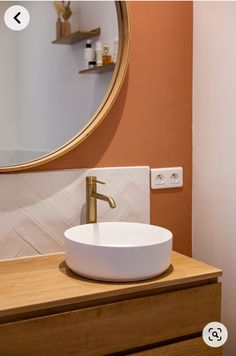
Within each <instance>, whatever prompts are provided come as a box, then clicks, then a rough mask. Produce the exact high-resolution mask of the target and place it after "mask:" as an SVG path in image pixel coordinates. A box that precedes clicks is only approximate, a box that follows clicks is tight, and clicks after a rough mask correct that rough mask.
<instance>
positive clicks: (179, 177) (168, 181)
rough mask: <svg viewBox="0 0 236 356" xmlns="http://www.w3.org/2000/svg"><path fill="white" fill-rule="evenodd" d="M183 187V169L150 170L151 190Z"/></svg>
mask: <svg viewBox="0 0 236 356" xmlns="http://www.w3.org/2000/svg"><path fill="white" fill-rule="evenodd" d="M182 186H183V168H182V167H169V168H152V169H151V188H152V189H166V188H177V187H182Z"/></svg>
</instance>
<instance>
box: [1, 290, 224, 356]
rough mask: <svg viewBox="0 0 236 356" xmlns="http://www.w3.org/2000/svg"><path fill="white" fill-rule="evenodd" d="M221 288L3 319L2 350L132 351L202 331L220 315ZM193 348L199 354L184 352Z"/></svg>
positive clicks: (53, 354)
mask: <svg viewBox="0 0 236 356" xmlns="http://www.w3.org/2000/svg"><path fill="white" fill-rule="evenodd" d="M220 289H221V288H220V284H219V283H212V284H208V285H204V286H199V287H194V288H188V289H184V290H178V291H173V292H167V293H161V294H157V295H154V296H148V297H142V298H136V299H131V300H126V301H122V302H117V303H111V304H106V305H102V306H96V307H92V308H84V309H80V310H75V311H71V312H66V313H61V314H56V315H50V316H45V317H41V318H34V319H29V320H24V321H18V322H14V323H8V324H3V325H0V354H1V355H4V356H11V355H17V356H28V355H30V356H31V355H34V356H41V355H50V356H58V355H63V356H67V355H68V356H69V355H76V356H80V355H81V356H85V355H86V356H92V355H94V356H95V355H108V354H111V353H116V352H120V351H126V350H127V353H126V355H127V354H129V350H131V349H132V348H139V347H143V346H145V345H149V344H153V343H158V342H161V341H166V340H167V341H168V340H172V339H174V338H179V337H183V336H187V335H192V334H196V333H200V332H201V331H202V329H203V328H204V326H205V325H206V324H207V323H209V322H210V321H212V320H220ZM190 350H191V349H190ZM162 354H163V353H162ZM189 354H193V355H196V354H194V353H191V352H190V351H189V352H187V353H182V355H189ZM165 355H166V354H165ZM167 355H168V354H167ZM172 355H173V353H172ZM175 355H176V354H175Z"/></svg>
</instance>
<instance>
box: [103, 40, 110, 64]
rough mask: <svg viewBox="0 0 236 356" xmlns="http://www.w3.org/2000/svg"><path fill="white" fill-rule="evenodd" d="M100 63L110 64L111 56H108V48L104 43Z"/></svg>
mask: <svg viewBox="0 0 236 356" xmlns="http://www.w3.org/2000/svg"><path fill="white" fill-rule="evenodd" d="M102 63H103V64H109V63H111V55H110V54H109V46H108V44H107V43H105V44H104V46H103V55H102Z"/></svg>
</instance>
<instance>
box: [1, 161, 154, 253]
mask: <svg viewBox="0 0 236 356" xmlns="http://www.w3.org/2000/svg"><path fill="white" fill-rule="evenodd" d="M88 175H94V176H97V178H98V179H99V180H101V181H104V182H106V185H98V191H99V193H102V194H106V195H111V196H112V197H113V198H114V199H115V201H116V208H115V209H110V207H109V205H108V204H107V203H106V202H102V201H98V221H130V222H141V223H149V222H150V196H149V195H150V194H149V193H150V190H149V186H150V183H149V167H124V168H123V167H121V168H98V169H75V170H64V171H63V170H62V171H50V172H40V173H20V174H9V175H8V174H2V175H0V259H10V258H19V257H25V256H33V255H46V254H50V253H55V252H61V251H63V250H64V231H65V230H66V229H68V228H69V227H71V226H75V225H79V224H84V223H85V196H86V191H85V187H86V184H85V177H86V176H88Z"/></svg>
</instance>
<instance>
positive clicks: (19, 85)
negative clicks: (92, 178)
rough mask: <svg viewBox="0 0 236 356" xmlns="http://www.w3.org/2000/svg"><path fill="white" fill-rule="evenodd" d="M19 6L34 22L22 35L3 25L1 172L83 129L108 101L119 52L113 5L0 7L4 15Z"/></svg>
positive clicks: (76, 3)
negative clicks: (107, 97)
mask: <svg viewBox="0 0 236 356" xmlns="http://www.w3.org/2000/svg"><path fill="white" fill-rule="evenodd" d="M14 5H20V6H23V7H24V8H26V9H27V10H28V12H29V15H30V21H29V24H28V25H27V26H26V27H25V28H24V29H22V30H12V29H10V28H9V27H8V26H7V23H5V22H4V20H3V19H2V20H1V22H0V36H1V45H2V51H1V56H0V78H1V80H0V98H1V99H0V100H1V115H0V127H1V129H0V166H11V165H17V164H21V163H24V162H27V161H30V160H33V159H36V158H39V157H41V156H44V155H46V154H49V153H50V152H52V151H54V150H56V149H58V148H60V147H61V146H63V145H64V144H66V143H67V142H68V141H70V140H71V139H73V138H74V137H75V136H76V135H77V134H78V133H79V132H80V131H81V130H83V129H84V127H85V126H86V125H87V124H88V122H89V121H90V120H91V118H92V117H93V115H94V114H95V113H96V111H97V110H98V109H99V107H100V105H101V104H102V102H103V100H104V97H105V96H106V93H107V90H108V88H109V85H110V83H111V78H112V75H113V72H114V67H115V62H116V55H117V47H118V21H117V14H116V7H115V2H111V1H104V2H102V1H72V2H67V1H65V2H52V1H48V2H47V1H21V2H19V1H18V2H13V1H1V2H0V12H1V13H2V14H4V13H6V11H7V9H9V8H10V7H11V6H14ZM16 15H17V14H16ZM14 16H15V15H14ZM17 20H19V21H23V20H24V18H23V17H22V13H21V14H20V15H18V17H17ZM5 21H6V20H5ZM14 21H16V20H14ZM14 21H13V22H14ZM16 25H17V24H16Z"/></svg>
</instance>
